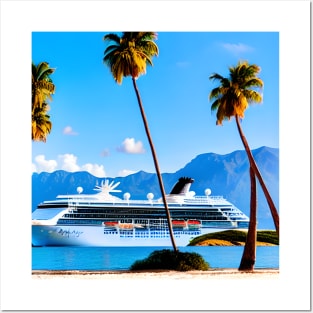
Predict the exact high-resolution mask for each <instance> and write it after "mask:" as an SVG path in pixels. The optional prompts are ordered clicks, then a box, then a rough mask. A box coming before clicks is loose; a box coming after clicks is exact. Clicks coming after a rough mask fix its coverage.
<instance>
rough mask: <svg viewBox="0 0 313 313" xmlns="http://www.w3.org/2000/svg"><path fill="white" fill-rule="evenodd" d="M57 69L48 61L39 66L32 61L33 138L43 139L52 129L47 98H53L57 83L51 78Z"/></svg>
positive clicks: (35, 139)
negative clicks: (51, 66)
mask: <svg viewBox="0 0 313 313" xmlns="http://www.w3.org/2000/svg"><path fill="white" fill-rule="evenodd" d="M54 71H55V69H53V68H50V66H49V64H48V63H47V62H40V63H39V64H38V65H37V66H36V65H35V64H34V63H32V140H34V141H43V142H45V141H46V139H47V135H48V134H49V133H50V131H51V127H52V123H51V121H50V116H49V115H47V111H48V110H49V106H48V103H47V100H52V97H51V95H52V94H54V92H55V85H54V84H53V82H52V79H51V78H50V75H51V74H53V73H54Z"/></svg>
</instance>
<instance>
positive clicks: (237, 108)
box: [209, 61, 279, 269]
mask: <svg viewBox="0 0 313 313" xmlns="http://www.w3.org/2000/svg"><path fill="white" fill-rule="evenodd" d="M229 71H230V77H229V78H225V77H223V76H221V75H219V74H217V73H214V74H212V75H211V76H210V79H212V80H218V81H219V82H220V86H218V87H216V88H214V89H212V91H211V93H210V95H209V99H210V100H213V99H215V101H214V102H213V104H212V106H211V109H212V110H217V113H216V117H217V122H216V123H217V125H221V124H222V121H223V120H225V119H227V120H230V118H231V117H233V116H234V117H235V120H236V125H237V128H238V131H239V135H240V138H241V140H242V143H243V145H244V148H245V150H246V153H247V156H248V159H249V163H250V181H251V200H250V201H251V203H250V225H249V230H248V235H247V242H246V246H245V251H244V256H243V259H245V260H247V258H246V255H247V254H249V255H250V265H248V266H247V261H246V262H245V264H242V265H241V266H240V269H249V268H250V269H251V268H252V269H253V265H254V260H253V258H254V259H255V252H254V253H253V251H255V244H256V243H255V241H256V239H254V238H256V191H255V182H254V180H255V175H256V177H257V178H258V180H259V182H260V185H261V187H262V190H263V192H264V194H265V197H266V199H267V202H268V204H269V207H270V211H271V214H272V217H273V220H274V224H275V228H276V232H277V234H279V216H278V213H277V210H276V207H275V205H274V202H273V201H272V198H271V196H270V194H269V192H268V190H267V188H266V185H265V183H264V181H263V178H262V176H261V174H260V171H259V169H258V167H257V165H256V163H255V160H254V158H253V156H252V153H251V150H250V148H249V145H248V142H247V140H246V138H245V136H244V134H243V131H242V128H241V126H240V119H243V118H244V112H245V110H246V109H247V108H248V105H249V103H260V102H261V101H262V96H261V94H260V93H259V92H257V91H256V90H255V89H253V88H256V87H257V88H262V87H263V81H262V80H261V79H260V78H258V77H257V74H258V73H259V72H260V67H259V66H257V65H254V64H253V65H250V64H248V62H246V61H244V62H239V63H238V65H237V66H235V67H230V68H229ZM254 219H255V220H254ZM246 251H247V253H246ZM251 251H252V252H251ZM253 254H254V257H252V258H251V256H253ZM243 263H244V262H243Z"/></svg>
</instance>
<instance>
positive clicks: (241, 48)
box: [222, 43, 254, 54]
mask: <svg viewBox="0 0 313 313" xmlns="http://www.w3.org/2000/svg"><path fill="white" fill-rule="evenodd" d="M222 47H223V48H224V49H226V50H227V51H229V52H232V53H234V54H239V53H243V52H251V51H253V50H254V49H253V48H252V47H250V46H248V45H245V44H243V43H223V44H222Z"/></svg>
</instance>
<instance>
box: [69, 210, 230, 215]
mask: <svg viewBox="0 0 313 313" xmlns="http://www.w3.org/2000/svg"><path fill="white" fill-rule="evenodd" d="M221 209H222V208H221ZM226 209H231V208H226ZM74 210H75V209H74ZM163 210H164V209H163V208H161V209H159V210H136V209H129V208H119V209H118V210H116V209H114V210H110V209H107V208H106V209H105V210H103V209H102V210H101V209H80V208H79V209H77V212H78V213H85V214H90V213H94V214H103V213H107V214H117V213H121V212H126V213H127V214H131V215H133V214H156V215H158V214H160V213H161V214H163ZM222 210H224V208H223V209H222ZM192 211H199V210H198V209H196V208H195V209H189V210H187V211H186V209H183V210H180V209H177V210H176V209H175V210H172V211H171V215H175V214H178V215H182V214H188V215H189V214H190V213H192ZM200 211H201V210H200ZM210 211H211V212H213V213H214V212H218V211H219V209H217V208H216V209H215V208H211V209H210Z"/></svg>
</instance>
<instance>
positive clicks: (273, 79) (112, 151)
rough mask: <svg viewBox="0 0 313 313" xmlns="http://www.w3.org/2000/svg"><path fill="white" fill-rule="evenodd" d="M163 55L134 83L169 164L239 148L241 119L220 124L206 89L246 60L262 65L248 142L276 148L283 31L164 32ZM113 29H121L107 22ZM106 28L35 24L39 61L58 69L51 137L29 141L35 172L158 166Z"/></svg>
mask: <svg viewBox="0 0 313 313" xmlns="http://www.w3.org/2000/svg"><path fill="white" fill-rule="evenodd" d="M155 31H156V32H157V33H158V39H157V41H156V43H157V45H158V47H159V55H158V56H157V57H155V58H154V59H153V63H154V64H153V66H152V67H151V66H148V67H147V73H146V75H143V76H141V77H140V78H139V79H138V81H137V83H138V88H139V91H140V93H141V96H142V101H143V105H144V108H145V112H146V115H147V119H148V123H149V127H150V131H151V134H152V139H153V142H154V144H155V148H156V152H157V156H158V158H159V163H160V168H161V171H162V172H175V171H177V170H179V169H180V168H182V167H183V166H184V165H185V164H186V163H188V162H190V161H191V160H192V159H193V158H195V157H196V156H197V155H198V154H201V153H207V152H214V153H218V154H227V153H230V152H232V151H234V150H242V149H243V146H242V143H241V141H240V138H239V135H238V131H237V128H236V124H235V121H234V120H231V121H230V122H228V121H225V122H224V123H223V126H216V124H215V122H216V117H215V113H214V112H211V103H210V102H209V100H208V95H209V93H210V91H211V90H212V88H214V87H215V86H217V85H216V83H214V82H212V81H210V80H209V76H210V75H211V74H212V73H214V72H217V73H219V74H221V75H223V76H228V68H229V66H233V65H236V64H237V63H238V61H240V60H246V61H248V62H249V63H254V64H257V65H259V66H260V67H261V72H260V74H259V77H260V78H261V79H262V80H263V82H264V88H263V90H262V93H263V102H262V104H254V105H252V106H250V107H249V108H248V109H247V111H246V114H245V118H244V119H243V121H242V127H243V130H244V132H245V135H246V137H247V139H248V142H249V144H250V147H251V149H254V148H258V147H260V146H269V147H275V148H278V147H279V33H278V32H164V31H161V32H158V31H157V30H155ZM110 32H114V31H110ZM106 33H108V32H32V60H33V62H34V63H35V64H38V63H39V62H41V61H46V62H48V63H49V64H50V66H51V67H53V68H56V71H55V73H54V74H53V75H51V78H52V79H53V82H54V83H55V85H56V92H55V95H54V96H53V101H52V102H51V110H50V111H49V114H50V116H51V121H52V124H53V128H52V131H51V134H50V135H49V136H48V139H47V142H46V143H38V142H34V143H32V162H33V171H35V172H41V171H48V172H51V171H54V170H58V169H64V170H68V171H79V170H88V171H89V172H91V173H92V174H94V175H95V176H98V177H104V176H108V177H116V176H124V175H127V174H129V173H133V172H136V171H139V170H144V171H147V172H155V170H154V165H153V162H152V158H151V152H150V148H149V145H148V141H147V139H146V134H145V131H144V128H143V123H142V119H141V115H140V112H139V107H138V103H137V100H136V97H135V92H134V89H133V86H132V82H131V79H130V78H129V77H126V78H124V80H123V83H122V85H118V84H117V83H115V81H114V80H113V77H112V75H111V73H110V71H109V69H108V67H107V66H106V65H104V64H103V62H102V59H103V52H104V50H105V48H106V46H107V43H106V42H104V41H103V36H104V35H105V34H106Z"/></svg>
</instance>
